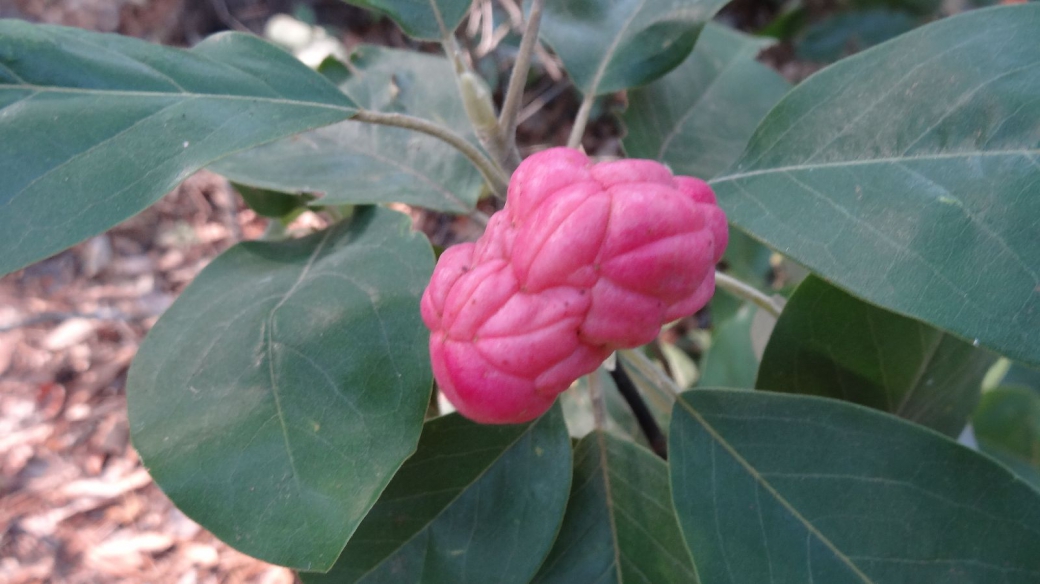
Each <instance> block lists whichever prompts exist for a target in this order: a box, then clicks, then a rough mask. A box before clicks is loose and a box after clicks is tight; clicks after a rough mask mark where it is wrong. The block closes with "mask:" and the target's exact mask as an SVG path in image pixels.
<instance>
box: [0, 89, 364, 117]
mask: <svg viewBox="0 0 1040 584" xmlns="http://www.w3.org/2000/svg"><path fill="white" fill-rule="evenodd" d="M5 89H15V90H28V91H32V92H33V93H32V94H30V95H28V96H26V98H29V97H32V96H33V95H36V94H39V93H69V94H82V95H105V96H116V97H149V98H159V97H163V98H178V97H181V98H184V99H221V100H228V101H250V102H264V103H272V104H279V105H291V106H295V107H308V108H319V109H327V110H333V111H341V112H346V113H350V114H351V117H353V115H354V114H356V113H357V112H359V111H361V110H363V109H364V108H362V107H360V106H358V107H351V106H343V105H334V104H330V103H327V102H321V101H302V100H297V99H289V98H285V97H280V98H277V97H266V96H261V95H256V96H252V95H237V94H223V93H196V92H186V91H140V90H136V91H135V90H127V89H84V88H79V87H54V86H48V85H32V84H27V83H25V84H5V85H0V92H2V91H3V90H5ZM14 103H19V102H14ZM9 105H13V104H9Z"/></svg>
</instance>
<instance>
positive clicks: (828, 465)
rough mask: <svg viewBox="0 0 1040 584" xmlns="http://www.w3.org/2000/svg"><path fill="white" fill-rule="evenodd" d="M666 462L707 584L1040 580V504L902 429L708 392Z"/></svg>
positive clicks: (828, 409) (802, 400)
mask: <svg viewBox="0 0 1040 584" xmlns="http://www.w3.org/2000/svg"><path fill="white" fill-rule="evenodd" d="M668 452H669V456H670V461H669V464H670V466H671V479H672V497H673V500H674V503H675V509H676V512H677V514H678V517H679V525H680V526H681V527H682V531H683V535H684V536H685V539H686V543H687V545H688V546H689V548H690V551H691V552H692V554H693V561H694V563H695V564H696V566H697V570H698V571H699V573H700V577H701V579H703V580H704V581H705V582H712V583H720V584H738V583H740V584H742V583H745V582H821V583H826V584H843V583H846V582H849V583H860V584H863V583H875V582H876V583H882V582H884V583H890V582H907V583H913V584H955V583H965V584H966V583H969V582H1002V583H1006V584H1030V583H1034V582H1037V581H1040V554H1037V553H1036V550H1038V549H1040V492H1038V491H1036V490H1034V489H1032V488H1031V487H1029V486H1028V485H1027V484H1026V483H1024V482H1022V481H1021V480H1020V479H1018V478H1016V477H1015V476H1014V475H1013V474H1011V472H1009V471H1008V470H1007V469H1005V468H1004V467H1002V466H1000V465H998V464H996V463H995V462H993V461H991V460H990V459H989V458H987V457H985V456H983V455H980V454H978V453H977V452H974V451H972V450H970V449H968V448H965V447H963V446H961V445H959V444H957V443H955V442H953V441H952V440H949V439H947V438H945V437H943V436H941V435H939V434H936V433H934V432H932V431H930V430H928V429H926V428H922V427H920V426H917V425H914V424H910V423H907V422H904V421H902V420H900V419H899V418H895V417H893V416H890V415H887V414H883V413H881V412H876V411H874V410H870V409H867V408H863V407H860V406H856V405H853V404H848V403H845V402H840V401H835V400H829V399H823V398H817V397H809V396H800V395H784V394H776V393H768V392H751V391H724V390H709V389H698V390H694V391H690V392H687V393H684V394H683V395H682V396H681V397H680V399H679V401H678V402H676V407H675V413H674V415H673V418H672V432H671V436H670V442H669V448H668Z"/></svg>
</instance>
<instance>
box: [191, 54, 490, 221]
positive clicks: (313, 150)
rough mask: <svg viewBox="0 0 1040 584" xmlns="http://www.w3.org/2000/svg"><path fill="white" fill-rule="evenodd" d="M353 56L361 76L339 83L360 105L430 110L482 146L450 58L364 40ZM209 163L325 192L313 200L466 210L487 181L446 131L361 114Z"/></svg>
mask: <svg viewBox="0 0 1040 584" xmlns="http://www.w3.org/2000/svg"><path fill="white" fill-rule="evenodd" d="M351 62H352V65H353V67H352V69H351V70H352V71H356V74H352V75H349V77H347V79H346V80H345V81H344V82H342V83H341V84H340V88H341V89H342V90H343V92H344V93H345V94H347V95H349V96H350V97H351V99H353V100H354V101H355V102H356V103H358V104H359V105H360V106H362V107H364V108H366V109H370V110H376V111H382V112H394V113H404V114H409V115H413V116H417V117H421V118H424V119H427V120H430V121H432V122H435V123H437V124H440V125H442V126H444V127H447V128H450V129H452V130H455V131H461V132H462V133H463V135H464V136H465V137H466V138H467V139H469V140H470V142H472V143H473V144H474V145H479V142H478V141H477V138H476V135H475V134H474V133H473V131H472V124H470V122H469V119H468V118H467V117H466V112H465V110H464V109H463V107H462V101H461V99H460V97H459V90H458V87H457V86H456V84H455V80H454V72H453V71H452V65H451V63H449V62H448V60H447V59H445V58H443V57H436V56H432V55H426V54H421V53H416V52H414V51H404V50H395V49H387V48H382V47H374V46H362V47H359V48H358V49H357V50H356V51H355V52H354V54H353V55H351ZM332 67H336V65H326V66H323V68H322V71H325V70H326V69H328V68H332ZM210 169H211V170H213V171H215V172H218V173H220V174H223V175H224V176H226V177H228V178H230V179H231V180H233V181H235V182H239V183H243V184H248V185H251V186H255V187H261V188H266V189H272V190H278V191H282V192H290V193H319V194H321V198H320V199H318V200H316V201H314V202H313V203H312V204H314V205H344V204H362V203H389V202H401V203H407V204H410V205H418V206H421V207H427V208H430V209H435V210H438V211H447V212H454V213H467V212H469V210H471V209H472V208H473V206H474V205H475V204H476V202H477V198H478V196H479V194H480V189H481V187H482V185H483V179H482V178H481V176H480V173H479V172H478V171H477V169H476V168H475V167H474V166H473V165H472V163H470V161H469V160H468V159H467V158H466V157H465V156H463V155H462V154H461V153H460V152H459V151H458V150H455V149H454V148H451V147H450V146H448V145H447V144H445V143H444V142H442V141H440V140H439V139H438V138H434V137H432V136H428V135H425V134H420V133H417V132H414V131H412V130H406V129H403V128H394V127H388V126H380V125H375V124H367V123H361V122H352V121H346V122H341V123H339V124H335V125H332V126H327V127H324V128H319V129H317V130H312V131H310V132H306V133H304V134H300V135H297V136H293V137H291V138H286V139H284V140H279V141H278V142H273V143H271V144H265V145H263V146H260V147H258V148H253V149H251V150H247V151H245V152H241V153H239V154H236V155H234V156H229V157H227V158H224V159H223V160H221V161H219V162H217V163H216V164H214V165H212V166H210Z"/></svg>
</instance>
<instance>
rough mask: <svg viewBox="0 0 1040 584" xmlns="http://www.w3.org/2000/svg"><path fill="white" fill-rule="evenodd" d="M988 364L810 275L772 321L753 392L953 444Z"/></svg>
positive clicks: (987, 358)
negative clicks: (888, 421)
mask: <svg viewBox="0 0 1040 584" xmlns="http://www.w3.org/2000/svg"><path fill="white" fill-rule="evenodd" d="M995 360H996V357H995V356H994V355H993V354H992V353H989V352H988V351H984V350H981V349H978V348H976V347H973V346H971V344H970V343H965V342H964V341H961V340H960V339H957V338H955V337H952V336H950V335H948V334H946V333H943V332H941V331H938V330H935V329H934V328H932V327H930V326H928V325H927V324H924V323H923V322H919V321H916V320H913V319H909V318H906V317H904V316H899V315H897V314H893V313H891V312H889V311H887V310H883V309H881V308H878V307H876V306H872V305H870V304H867V303H866V302H863V301H862V300H859V299H857V298H855V297H854V296H851V295H849V294H847V293H845V292H843V291H841V290H839V289H837V288H835V287H833V286H831V285H829V284H827V283H826V282H824V281H823V280H821V279H819V278H817V277H815V276H809V277H808V278H806V279H805V281H803V282H802V283H801V285H800V286H798V289H797V290H796V291H795V293H794V295H793V296H791V299H790V301H789V302H788V303H787V305H786V306H785V307H784V311H783V313H782V314H781V315H780V318H779V320H777V323H776V327H775V328H774V329H773V335H772V336H771V337H770V339H769V344H768V345H767V346H766V352H765V354H764V355H763V356H762V365H761V366H760V367H759V370H758V379H757V381H756V383H755V387H757V388H759V389H769V390H774V391H783V392H789V393H803V394H809V395H818V396H823V397H832V398H835V399H842V400H847V401H851V402H854V403H858V404H860V405H865V406H869V407H872V408H876V409H879V410H882V411H885V412H889V413H891V414H895V415H897V416H900V417H903V418H906V419H908V420H911V421H914V422H917V423H918V424H922V425H924V426H928V427H930V428H933V429H935V430H938V431H939V432H942V433H943V434H946V435H948V436H953V437H956V436H957V435H958V434H960V433H961V430H963V429H964V425H965V424H966V423H967V422H968V418H969V417H971V412H972V411H973V410H974V409H975V405H976V404H978V402H979V390H980V388H981V387H982V378H983V377H984V376H985V375H986V371H988V370H989V367H990V365H992V364H993V362H994V361H995Z"/></svg>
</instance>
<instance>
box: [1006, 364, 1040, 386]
mask: <svg viewBox="0 0 1040 584" xmlns="http://www.w3.org/2000/svg"><path fill="white" fill-rule="evenodd" d="M1002 384H1003V385H1009V386H1019V387H1029V388H1032V390H1033V391H1035V392H1037V394H1040V370H1037V369H1032V368H1029V367H1026V366H1024V365H1022V364H1021V363H1012V364H1011V367H1010V368H1009V369H1008V371H1007V373H1006V374H1005V375H1004V378H1003V381H1002Z"/></svg>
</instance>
